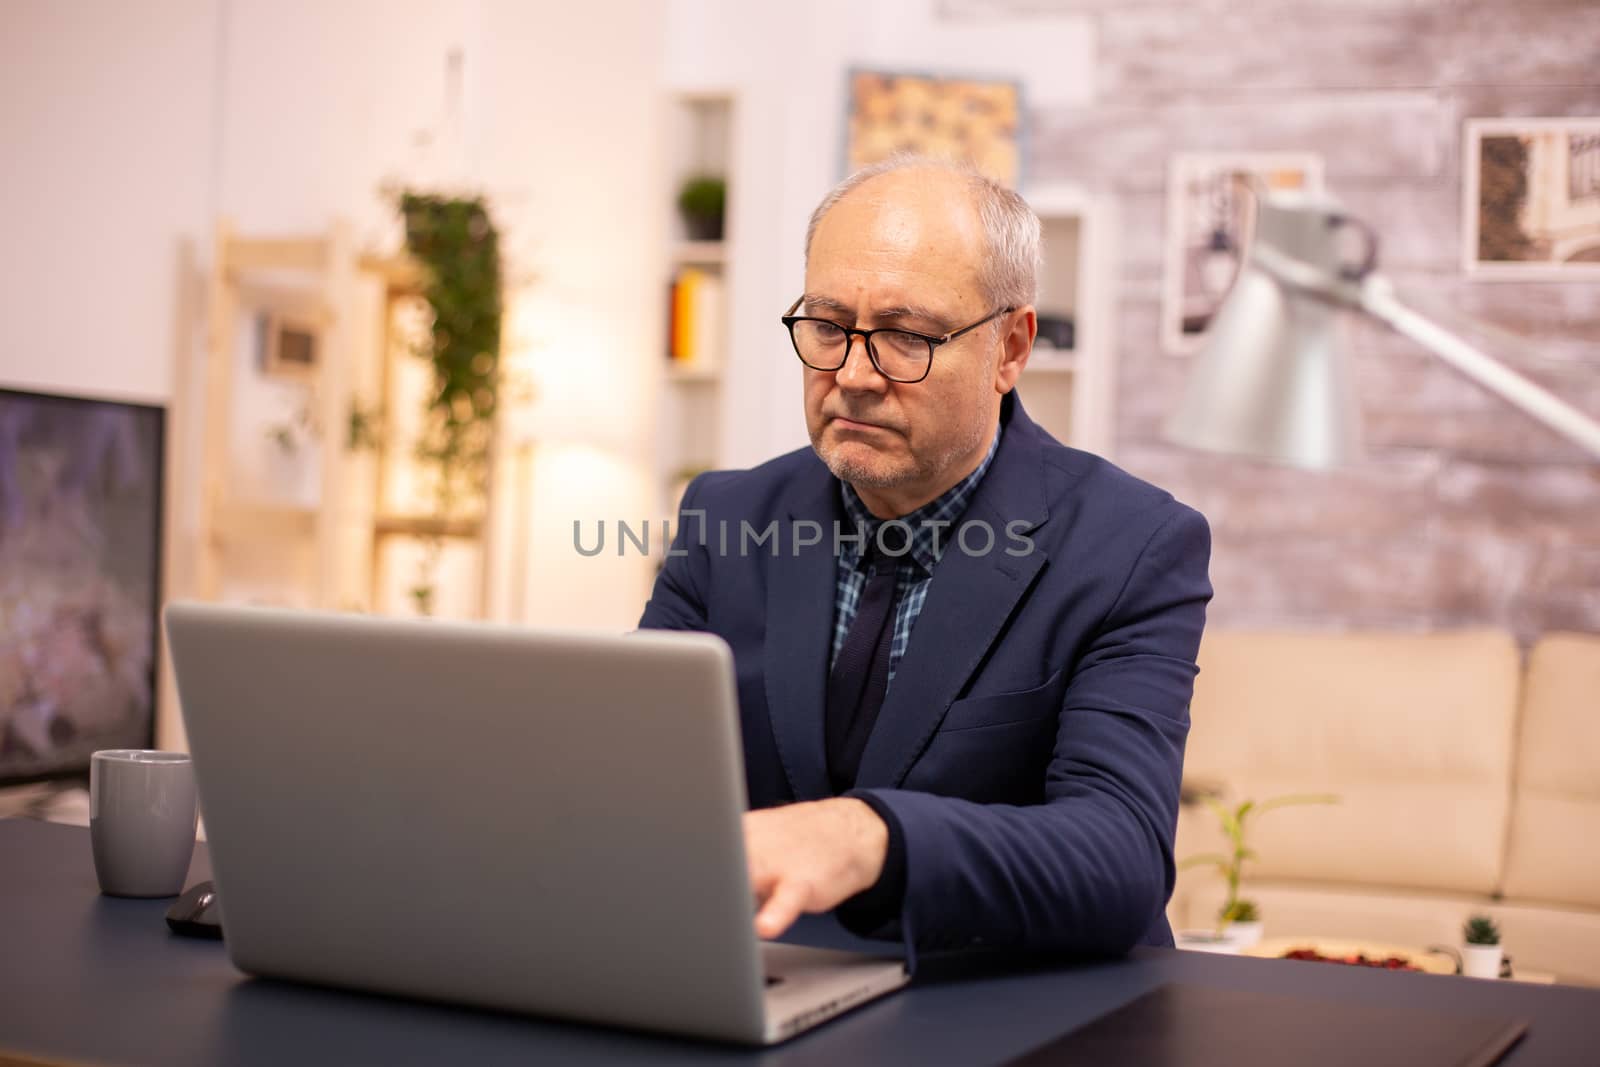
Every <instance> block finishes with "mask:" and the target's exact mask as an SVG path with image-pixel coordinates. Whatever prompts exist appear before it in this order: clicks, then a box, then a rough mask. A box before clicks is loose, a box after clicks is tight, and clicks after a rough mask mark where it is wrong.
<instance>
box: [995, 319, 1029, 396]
mask: <svg viewBox="0 0 1600 1067" xmlns="http://www.w3.org/2000/svg"><path fill="white" fill-rule="evenodd" d="M1003 321H1006V322H1009V323H1010V325H1009V326H1008V327H1005V333H1003V334H1001V335H1000V359H999V360H998V361H997V362H996V363H995V367H994V391H995V392H997V393H999V394H1001V395H1002V396H1004V395H1005V394H1006V393H1009V392H1011V390H1013V389H1015V388H1016V386H1017V379H1018V378H1020V377H1021V376H1022V368H1024V367H1026V366H1027V365H1028V356H1029V355H1030V354H1032V352H1033V339H1034V337H1035V335H1037V334H1038V332H1039V316H1038V313H1037V312H1035V311H1034V309H1033V305H1032V304H1025V305H1023V306H1022V307H1020V308H1018V309H1017V310H1015V311H1012V312H1008V313H1007V314H1006V315H1005V316H1004V320H1003Z"/></svg>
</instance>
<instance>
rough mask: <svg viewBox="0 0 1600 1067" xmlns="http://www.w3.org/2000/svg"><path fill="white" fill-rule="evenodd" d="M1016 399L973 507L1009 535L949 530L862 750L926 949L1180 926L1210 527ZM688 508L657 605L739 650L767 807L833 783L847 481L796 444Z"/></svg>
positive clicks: (1166, 934) (758, 782) (696, 494)
mask: <svg viewBox="0 0 1600 1067" xmlns="http://www.w3.org/2000/svg"><path fill="white" fill-rule="evenodd" d="M1015 397H1016V394H1015V393H1012V394H1010V395H1008V396H1006V397H1005V398H1004V401H1003V403H1002V407H1001V418H1002V419H1003V420H1004V424H1005V432H1004V434H1003V435H1002V437H1001V440H1000V448H999V451H998V452H997V453H996V455H995V458H994V462H993V464H992V466H991V467H990V468H989V471H988V473H987V474H986V475H985V477H984V479H983V481H982V482H981V483H980V485H979V487H978V489H977V492H976V494H975V496H974V497H973V500H972V503H971V505H970V506H969V508H968V511H967V514H966V517H965V519H964V520H962V521H963V522H983V523H987V524H988V525H989V527H990V528H991V529H992V530H993V533H994V547H993V549H992V550H990V551H988V552H983V551H982V549H983V548H984V542H985V540H986V539H985V537H984V536H983V532H982V530H981V529H974V530H972V531H969V536H968V537H967V539H966V541H965V548H963V547H961V546H960V545H958V544H957V543H954V534H955V530H951V531H948V532H947V533H948V534H949V537H947V539H946V540H947V544H946V547H945V549H944V552H943V555H942V556H941V558H940V561H939V563H938V565H937V567H936V568H935V570H934V574H933V581H932V583H931V585H930V587H929V590H928V598H927V602H926V605H925V606H924V608H923V611H922V614H921V615H920V616H919V617H918V619H917V622H916V626H915V628H914V629H913V630H912V632H911V639H910V644H909V646H908V647H907V649H906V653H905V658H904V659H903V660H902V661H901V663H900V666H899V668H898V670H897V672H896V674H895V678H894V684H893V685H892V686H891V687H890V689H889V693H888V696H887V698H886V699H885V701H884V704H883V708H882V711H881V712H880V714H879V717H878V721H877V724H876V726H875V727H874V729H873V732H872V735H871V737H870V739H869V740H868V743H867V747H866V750H865V752H864V754H863V755H862V758H861V767H860V772H859V775H858V777H857V781H856V785H857V791H858V792H861V791H868V792H871V793H872V794H873V795H874V798H875V799H877V800H879V801H881V802H882V803H883V804H884V805H886V806H887V807H888V809H889V810H890V811H891V812H892V813H893V814H894V816H895V817H896V818H897V819H898V820H899V822H900V826H901V830H902V832H903V841H904V845H905V857H906V889H905V897H904V901H903V906H902V909H901V929H900V930H899V931H896V933H898V934H899V935H900V936H904V937H905V938H906V940H907V941H908V942H910V943H912V944H913V945H914V946H915V947H917V948H922V949H944V948H962V947H969V946H973V945H980V944H981V945H985V946H990V947H997V948H1022V949H1029V950H1035V949H1043V950H1064V951H1069V952H1081V953H1095V954H1100V953H1111V954H1117V953H1122V952H1125V951H1126V950H1127V949H1128V948H1130V947H1131V946H1133V945H1134V944H1136V943H1139V942H1141V941H1142V942H1145V943H1149V944H1168V945H1170V944H1171V943H1172V933H1171V930H1170V928H1169V927H1168V925H1167V921H1166V918H1165V915H1164V909H1165V907H1166V902H1167V900H1168V898H1169V897H1170V896H1171V894H1172V885H1173V878H1174V868H1173V855H1172V847H1173V846H1172V842H1173V835H1174V833H1175V830H1176V826H1177V814H1178V784H1179V779H1180V777H1181V774H1182V768H1183V748H1184V741H1185V739H1186V737H1187V735H1188V730H1189V698H1190V695H1191V693H1192V691H1193V686H1194V676H1195V673H1196V670H1197V668H1196V667H1195V653H1196V651H1197V650H1198V648H1199V644H1200V632H1201V630H1202V628H1203V627H1204V624H1205V609H1206V603H1207V602H1208V601H1209V600H1210V598H1211V583H1210V580H1209V578H1208V577H1207V573H1206V568H1207V564H1208V562H1209V558H1210V531H1209V529H1208V527H1207V525H1206V521H1205V519H1204V518H1203V517H1202V516H1201V515H1200V514H1199V513H1198V512H1196V511H1194V510H1192V509H1190V508H1188V507H1185V506H1184V505H1182V504H1180V503H1178V502H1177V501H1176V500H1174V499H1173V498H1172V496H1171V495H1170V494H1168V493H1167V492H1165V491H1163V490H1161V489H1158V488H1156V487H1154V486H1152V485H1149V484H1148V483H1146V482H1142V481H1140V480H1139V479H1137V478H1134V477H1133V476H1132V475H1130V474H1127V473H1126V472H1124V471H1122V470H1120V469H1119V468H1117V467H1115V466H1113V465H1112V464H1110V463H1108V462H1106V461H1105V460H1103V459H1100V458H1099V457H1097V456H1094V455H1091V454H1089V453H1086V452H1080V451H1077V450H1075V449H1071V448H1067V447H1065V446H1063V445H1061V444H1060V443H1058V442H1057V441H1056V440H1055V439H1054V438H1052V437H1051V436H1050V435H1049V434H1047V433H1045V432H1044V431H1043V430H1042V429H1040V428H1039V427H1038V426H1037V425H1036V424H1035V423H1034V422H1033V421H1032V420H1031V419H1029V418H1028V416H1027V414H1026V413H1025V412H1024V411H1023V409H1022V405H1021V403H1020V402H1019V401H1017V400H1016V398H1015ZM682 508H683V512H682V514H681V515H680V526H679V530H678V533H677V536H676V538H675V541H674V545H675V548H674V554H673V555H672V556H670V557H669V558H668V559H667V561H666V565H665V566H664V567H663V569H662V571H661V574H660V576H659V577H658V578H657V580H656V584H655V589H654V591H653V593H652V595H651V597H650V602H649V603H648V604H647V605H646V607H645V610H644V616H643V618H642V619H641V620H640V623H639V625H640V626H641V627H651V628H659V629H680V630H703V631H709V632H711V633H714V634H717V635H719V636H721V637H722V638H723V639H724V640H726V641H727V642H728V644H729V645H730V646H732V648H733V654H734V660H735V663H736V665H737V673H738V692H739V713H740V719H741V723H742V727H743V732H744V755H745V775H746V779H747V783H748V789H749V800H750V805H751V807H753V808H760V807H769V806H772V805H777V804H785V803H790V802H793V801H797V800H813V799H818V798H821V797H826V796H829V795H831V793H832V790H831V789H830V786H829V782H828V772H827V766H826V756H825V753H824V743H823V718H824V714H823V711H824V691H825V687H826V680H827V673H828V659H829V651H830V636H831V634H832V626H833V603H834V583H835V569H836V559H835V555H834V538H833V524H834V522H835V521H839V522H843V523H845V529H846V530H847V531H848V530H849V529H850V527H849V524H848V521H847V520H846V517H845V514H844V509H843V506H842V503H841V501H840V499H839V483H838V481H837V480H836V479H835V478H834V477H833V475H832V474H831V473H830V472H829V471H828V469H827V467H826V466H824V465H823V463H822V461H821V460H819V459H818V458H817V456H816V455H815V453H813V452H812V451H811V450H810V449H809V448H806V449H800V450H798V451H795V452H791V453H789V454H788V455H785V456H780V457H779V458H777V459H775V460H772V461H771V462H769V463H765V464H763V465H762V466H759V467H756V468H754V469H753V470H747V471H719V472H713V473H709V474H703V475H701V476H700V477H698V478H696V479H695V480H694V482H693V483H692V484H691V485H690V487H689V489H688V491H687V493H686V494H685V496H684V501H683V505H682ZM697 512H698V513H703V518H697V516H696V515H695V513H697ZM773 523H776V524H777V527H776V535H775V536H768V537H766V539H765V540H762V541H760V542H759V543H757V542H756V538H758V537H761V536H762V535H763V534H769V533H770V531H769V527H771V526H772V524H773ZM797 524H798V525H797ZM813 524H814V525H813ZM1008 526H1009V531H1008ZM815 529H820V530H822V531H824V532H823V535H822V536H821V537H820V539H819V540H818V543H816V544H813V545H806V544H804V543H803V542H806V541H810V540H814V539H817V538H816V534H815ZM797 530H798V536H795V532H796V531H797ZM747 531H748V532H747ZM1019 534H1020V535H1023V536H1024V537H1025V538H1026V539H1028V540H1029V541H1031V544H1032V546H1033V547H1032V550H1031V551H1027V552H1026V554H1021V553H1023V552H1024V549H1025V546H1024V544H1023V543H1022V542H1020V541H1019V540H1018V539H1017V535H1019ZM896 543H898V542H896ZM969 553H970V554H969ZM886 932H887V931H886Z"/></svg>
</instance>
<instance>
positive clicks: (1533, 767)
mask: <svg viewBox="0 0 1600 1067" xmlns="http://www.w3.org/2000/svg"><path fill="white" fill-rule="evenodd" d="M1596 840H1600V636H1596V635H1593V634H1549V635H1547V636H1545V637H1544V638H1543V639H1541V640H1540V641H1539V643H1538V644H1537V645H1535V646H1534V648H1533V652H1532V653H1531V654H1530V655H1529V657H1528V672H1527V681H1526V683H1525V686H1524V689H1523V698H1522V721H1521V730H1520V737H1519V739H1518V744H1517V767H1516V787H1515V789H1514V791H1513V794H1512V809H1511V838H1510V843H1509V846H1508V851H1507V859H1506V878H1505V892H1506V896H1508V897H1512V898H1516V899H1528V900H1539V901H1550V902H1553V903H1558V904H1575V905H1580V906H1587V907H1591V908H1595V907H1600V859H1596V856H1595V847H1594V842H1595V841H1596Z"/></svg>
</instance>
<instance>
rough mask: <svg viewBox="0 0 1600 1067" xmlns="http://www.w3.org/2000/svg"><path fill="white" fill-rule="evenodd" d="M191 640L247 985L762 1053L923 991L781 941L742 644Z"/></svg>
mask: <svg viewBox="0 0 1600 1067" xmlns="http://www.w3.org/2000/svg"><path fill="white" fill-rule="evenodd" d="M166 628H167V635H168V640H169V644H170V647H171V649H172V657H173V662H174V664H175V666H176V668H177V680H178V691H179V696H180V700H181V703H182V706H183V719H184V725H185V726H186V727H187V729H188V733H189V743H190V746H191V748H192V750H193V753H194V760H195V772H196V775H197V777H198V780H199V786H200V802H201V807H202V811H203V815H204V819H205V825H206V835H207V839H208V842H209V845H210V851H211V863H212V869H213V872H214V875H215V878H216V883H217V892H218V896H219V899H220V901H221V906H222V913H223V916H224V922H223V924H224V931H225V934H226V941H227V946H228V952H229V955H230V956H231V957H232V959H233V962H234V964H235V965H236V966H237V967H239V968H240V969H241V970H244V971H247V972H250V973H252V974H259V975H271V976H276V977H282V978H292V979H299V980H303V981H308V982H318V983H324V984H328V985H335V986H344V987H348V988H353V989H361V990H370V991H376V992H385V993H394V994H400V995H406V996H414V997H421V998H426V999H431V1000H442V1001H452V1002H457V1003H462V1004H471V1005H477V1006H482V1007H489V1008H497V1009H503V1010H508V1011H515V1012H527V1013H531V1014H538V1015H549V1016H559V1017H563V1018H568V1019H578V1020H586V1021H591V1022H597V1023H608V1024H616V1025H620V1026H627V1027H636V1028H641V1029H648V1030H664V1031H671V1032H675V1033H683V1034H692V1035H698V1036H703V1037H711V1038H718V1039H723V1040H729V1041H737V1042H747V1043H752V1044H761V1043H771V1042H777V1041H782V1040H784V1039H785V1038H787V1037H790V1036H792V1035H794V1034H796V1033H799V1032H800V1031H801V1030H804V1029H806V1028H808V1027H810V1026H813V1025H815V1024H817V1023H820V1022H822V1021H823V1020H825V1019H828V1018H831V1017H832V1016H835V1015H838V1014H839V1013H841V1012H843V1011H845V1010H847V1009H848V1008H851V1007H853V1006H854V1005H857V1004H860V1003H862V1002H863V1001H866V1000H869V999H871V998H873V997H876V996H878V995H880V994H883V993H887V992H889V991H891V990H893V989H896V988H898V987H900V986H901V985H903V984H905V982H906V974H905V967H904V964H903V962H902V961H901V960H900V959H898V958H881V957H871V956H861V955H856V954H853V953H844V952H834V951H827V950H821V949H810V948H801V947H797V946H788V945H775V944H765V943H762V942H760V941H759V940H758V939H757V938H756V935H755V932H754V928H753V926H752V921H753V916H754V902H753V900H752V897H751V892H750V885H749V880H748V875H747V873H746V868H745V858H744V838H743V829H742V819H741V815H742V813H743V811H744V808H745V792H744V772H743V766H742V755H741V748H740V743H739V733H738V715H737V703H736V697H735V693H734V681H733V658H732V655H731V653H730V652H729V650H728V647H727V645H725V644H724V643H723V642H722V641H721V640H719V639H717V638H715V637H711V636H708V635H703V634H664V633H648V632H646V633H638V634H630V635H627V636H598V635H593V634H578V633H564V632H550V631H534V630H528V629H518V628H512V627H502V626H487V625H479V624H464V623H449V622H442V621H409V620H392V619H388V620H386V619H376V618H369V617H363V616H340V615H319V614H309V613H301V612H287V611H273V610H265V609H256V608H233V607H218V606H210V605H199V604H173V605H171V606H169V607H168V608H167V610H166Z"/></svg>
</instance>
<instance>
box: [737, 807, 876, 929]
mask: <svg viewBox="0 0 1600 1067" xmlns="http://www.w3.org/2000/svg"><path fill="white" fill-rule="evenodd" d="M744 848H745V858H746V860H747V861H748V862H749V866H750V887H751V889H752V890H754V891H755V894H756V899H757V900H758V901H759V902H760V910H759V911H757V913H756V934H757V935H758V936H760V937H764V938H769V939H770V938H774V937H777V936H779V935H780V934H782V933H783V932H784V931H785V930H787V929H789V927H790V926H792V925H793V924H794V921H795V920H796V919H798V918H799V917H800V914H801V913H802V912H812V913H815V912H823V911H829V910H831V909H833V908H835V907H837V906H838V905H839V904H841V903H843V902H844V901H846V900H848V899H850V898H851V897H853V896H855V895H856V894H857V893H860V892H862V891H863V890H866V889H871V888H872V886H873V885H874V884H875V883H876V882H877V881H878V876H879V875H880V874H882V873H883V861H884V857H885V855H886V854H887V853H888V850H889V828H888V827H887V826H885V825H884V824H883V820H882V819H880V818H878V813H877V812H875V811H873V810H872V808H871V807H870V806H869V805H867V804H866V803H864V802H862V801H860V800H857V799H855V798H854V797H833V798H831V799H828V800H815V801H809V802H807V803H803V804H789V805H786V806H784V807H781V808H764V809H762V810H761V811H752V812H747V813H746V814H745V817H744Z"/></svg>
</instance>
